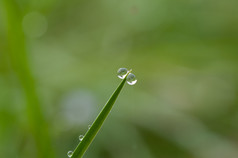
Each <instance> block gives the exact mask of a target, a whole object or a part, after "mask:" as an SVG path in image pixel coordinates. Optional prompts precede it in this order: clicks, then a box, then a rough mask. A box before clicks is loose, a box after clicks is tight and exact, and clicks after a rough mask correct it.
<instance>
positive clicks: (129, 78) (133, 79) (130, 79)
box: [126, 73, 137, 85]
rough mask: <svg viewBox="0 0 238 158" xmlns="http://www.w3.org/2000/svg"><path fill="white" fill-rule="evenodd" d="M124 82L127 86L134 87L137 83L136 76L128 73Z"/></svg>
mask: <svg viewBox="0 0 238 158" xmlns="http://www.w3.org/2000/svg"><path fill="white" fill-rule="evenodd" d="M126 82H127V83H128V84H129V85H134V84H136V82H137V79H136V76H135V75H134V74H133V73H129V75H128V76H127V78H126Z"/></svg>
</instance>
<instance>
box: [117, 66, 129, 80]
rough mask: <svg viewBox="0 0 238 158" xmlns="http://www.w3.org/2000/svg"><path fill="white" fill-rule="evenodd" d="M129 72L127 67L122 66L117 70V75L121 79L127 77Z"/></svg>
mask: <svg viewBox="0 0 238 158" xmlns="http://www.w3.org/2000/svg"><path fill="white" fill-rule="evenodd" d="M127 72H128V70H127V68H120V69H118V71H117V76H118V77H119V78H120V79H124V78H125V77H126V74H127Z"/></svg>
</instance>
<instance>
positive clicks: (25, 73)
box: [3, 0, 54, 158]
mask: <svg viewBox="0 0 238 158" xmlns="http://www.w3.org/2000/svg"><path fill="white" fill-rule="evenodd" d="M3 2H4V3H3V4H4V5H5V11H6V20H7V38H8V47H9V52H10V53H9V54H7V55H8V57H9V61H10V63H11V66H12V69H13V71H14V74H15V75H16V78H17V79H18V80H19V83H20V87H22V91H23V93H24V95H25V100H26V111H25V114H24V113H23V114H22V115H23V116H27V120H28V123H29V131H30V133H28V135H29V138H31V136H33V141H34V144H33V146H36V151H37V153H36V154H37V155H32V157H38V158H46V157H54V154H53V153H54V150H53V148H52V145H51V141H50V134H49V130H48V125H47V122H46V120H45V118H44V116H43V113H42V109H41V106H40V102H39V98H38V95H37V92H36V86H35V81H34V78H33V75H32V72H31V70H30V66H29V61H28V56H27V52H26V42H25V36H24V33H23V30H22V25H21V24H22V18H23V15H22V14H23V13H22V8H21V9H20V7H19V6H18V3H17V2H16V1H15V0H4V1H3Z"/></svg>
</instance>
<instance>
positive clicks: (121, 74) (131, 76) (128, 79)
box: [117, 68, 137, 85]
mask: <svg viewBox="0 0 238 158" xmlns="http://www.w3.org/2000/svg"><path fill="white" fill-rule="evenodd" d="M128 73H129V74H128ZM127 74H128V75H127ZM117 76H118V77H119V78H120V79H124V78H125V77H126V76H127V77H126V82H127V83H128V84H129V85H134V84H136V82H137V79H136V76H135V75H134V74H133V73H131V70H129V71H128V70H127V68H120V69H118V70H117Z"/></svg>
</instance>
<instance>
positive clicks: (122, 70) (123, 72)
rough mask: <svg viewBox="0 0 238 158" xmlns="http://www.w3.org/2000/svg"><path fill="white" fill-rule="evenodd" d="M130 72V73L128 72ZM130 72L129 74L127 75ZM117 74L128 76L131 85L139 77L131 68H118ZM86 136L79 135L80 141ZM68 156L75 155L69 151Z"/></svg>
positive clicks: (122, 77) (127, 80) (121, 76)
mask: <svg viewBox="0 0 238 158" xmlns="http://www.w3.org/2000/svg"><path fill="white" fill-rule="evenodd" d="M128 73H129V74H128ZM127 74H128V75H127ZM117 76H118V77H119V78H120V79H124V78H125V77H126V76H127V77H126V82H127V83H128V84H129V85H134V84H136V82H137V79H136V76H135V75H134V74H133V73H131V70H129V71H128V70H127V68H120V69H118V71H117ZM90 127H91V125H88V128H89V129H90ZM83 138H84V136H83V135H80V136H79V141H80V142H81V141H82V140H83ZM67 155H68V157H72V155H73V151H68V153H67Z"/></svg>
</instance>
